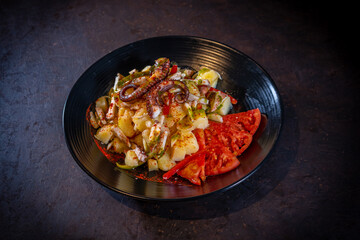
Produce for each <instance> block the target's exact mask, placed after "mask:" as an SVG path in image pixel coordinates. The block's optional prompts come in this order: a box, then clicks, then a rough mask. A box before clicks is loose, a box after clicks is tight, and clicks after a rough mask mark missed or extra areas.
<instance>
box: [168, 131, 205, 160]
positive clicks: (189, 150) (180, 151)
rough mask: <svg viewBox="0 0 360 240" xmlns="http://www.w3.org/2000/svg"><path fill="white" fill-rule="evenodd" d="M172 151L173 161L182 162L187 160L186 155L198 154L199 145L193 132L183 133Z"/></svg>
mask: <svg viewBox="0 0 360 240" xmlns="http://www.w3.org/2000/svg"><path fill="white" fill-rule="evenodd" d="M171 150H172V151H171V160H173V161H180V160H183V159H184V158H185V155H190V154H193V153H196V152H197V151H198V150H199V145H198V142H197V140H196V137H195V135H194V134H193V133H192V132H190V131H181V132H180V138H179V139H178V140H177V141H176V142H175V143H174V145H173V147H172V149H171Z"/></svg>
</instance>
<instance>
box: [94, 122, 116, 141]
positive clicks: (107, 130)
mask: <svg viewBox="0 0 360 240" xmlns="http://www.w3.org/2000/svg"><path fill="white" fill-rule="evenodd" d="M113 136H114V133H113V131H112V125H105V126H103V127H101V128H99V129H98V130H97V132H96V134H95V138H96V139H97V140H99V141H100V142H102V143H104V144H108V143H109V141H110V140H111V138H112V137H113Z"/></svg>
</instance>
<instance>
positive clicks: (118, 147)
mask: <svg viewBox="0 0 360 240" xmlns="http://www.w3.org/2000/svg"><path fill="white" fill-rule="evenodd" d="M107 149H108V150H110V151H112V152H116V153H123V152H124V151H125V150H126V149H128V147H127V145H126V144H125V143H124V142H122V141H121V140H120V139H119V138H117V137H114V139H113V140H112V142H110V143H109V144H108V147H107Z"/></svg>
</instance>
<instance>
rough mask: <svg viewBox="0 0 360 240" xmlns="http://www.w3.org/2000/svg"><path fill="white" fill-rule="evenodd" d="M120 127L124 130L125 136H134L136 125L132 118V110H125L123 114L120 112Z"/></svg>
mask: <svg viewBox="0 0 360 240" xmlns="http://www.w3.org/2000/svg"><path fill="white" fill-rule="evenodd" d="M118 127H119V128H120V129H121V131H123V133H124V134H125V136H127V137H132V136H134V135H135V130H134V125H133V121H132V118H131V111H130V110H124V112H123V114H120V113H119V117H118Z"/></svg>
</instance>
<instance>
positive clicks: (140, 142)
mask: <svg viewBox="0 0 360 240" xmlns="http://www.w3.org/2000/svg"><path fill="white" fill-rule="evenodd" d="M130 141H131V142H133V143H135V144H136V145H137V146H139V147H140V148H142V149H144V143H143V136H142V135H141V133H140V134H138V135H136V136H135V137H134V138H132V139H131V140H130Z"/></svg>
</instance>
